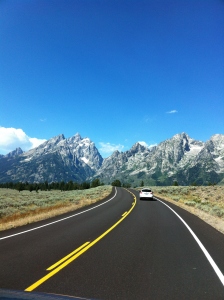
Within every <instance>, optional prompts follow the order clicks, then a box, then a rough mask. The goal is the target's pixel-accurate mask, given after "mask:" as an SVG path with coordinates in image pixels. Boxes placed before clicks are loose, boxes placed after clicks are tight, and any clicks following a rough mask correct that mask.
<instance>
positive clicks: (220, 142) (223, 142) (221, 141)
mask: <svg viewBox="0 0 224 300" xmlns="http://www.w3.org/2000/svg"><path fill="white" fill-rule="evenodd" d="M210 140H211V141H212V142H213V144H214V145H215V146H216V147H219V148H222V149H224V134H214V135H213V136H212V137H211V139H210Z"/></svg>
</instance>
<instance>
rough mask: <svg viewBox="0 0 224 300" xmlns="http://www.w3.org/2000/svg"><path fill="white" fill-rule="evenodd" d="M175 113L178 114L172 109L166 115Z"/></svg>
mask: <svg viewBox="0 0 224 300" xmlns="http://www.w3.org/2000/svg"><path fill="white" fill-rule="evenodd" d="M177 112H178V111H177V110H175V109H174V110H171V111H167V112H166V113H167V114H176V113H177Z"/></svg>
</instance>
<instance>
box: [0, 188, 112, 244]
mask: <svg viewBox="0 0 224 300" xmlns="http://www.w3.org/2000/svg"><path fill="white" fill-rule="evenodd" d="M116 195H117V188H116V187H115V195H114V196H113V197H112V198H110V199H109V200H107V201H105V202H104V203H101V204H98V205H96V206H94V207H92V208H89V209H86V210H84V211H81V212H79V213H77V214H74V215H71V216H69V217H66V218H62V219H59V220H57V221H54V222H51V223H47V224H45V225H41V226H38V227H35V228H32V229H29V230H25V231H21V232H18V233H15V234H11V235H8V236H5V237H2V238H0V240H4V239H8V238H10V237H13V236H16V235H20V234H23V233H27V232H30V231H33V230H37V229H40V228H43V227H46V226H49V225H52V224H55V223H58V222H61V221H64V220H67V219H70V218H73V217H75V216H78V215H81V214H83V213H85V212H87V211H90V210H92V209H95V208H97V207H99V206H101V205H104V204H106V203H107V202H109V201H111V200H113V199H114V197H116Z"/></svg>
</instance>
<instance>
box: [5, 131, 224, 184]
mask: <svg viewBox="0 0 224 300" xmlns="http://www.w3.org/2000/svg"><path fill="white" fill-rule="evenodd" d="M94 178H99V179H100V181H101V182H103V183H106V184H107V183H111V182H112V181H113V180H114V179H119V180H120V181H121V182H122V183H129V184H131V185H132V186H137V185H139V184H140V182H142V181H144V184H145V185H146V184H147V185H172V184H173V182H174V181H177V182H178V184H179V185H189V184H200V185H202V184H208V183H219V184H224V135H222V134H215V135H213V136H212V137H211V138H210V140H208V141H207V142H201V141H197V140H194V139H192V138H190V137H189V136H188V135H187V134H186V133H180V134H176V135H174V136H173V137H172V138H170V139H167V140H165V141H163V142H161V143H160V144H158V145H157V146H154V147H152V148H148V147H146V146H143V145H142V144H140V143H136V144H134V145H133V146H132V148H131V149H130V150H128V151H125V152H119V151H115V152H114V153H113V154H112V155H111V156H109V157H108V158H105V159H103V158H102V156H101V155H100V153H99V151H98V149H97V148H96V146H95V144H94V143H93V142H92V141H91V140H90V139H89V138H82V137H81V136H80V134H78V133H77V134H76V135H74V136H73V137H71V138H67V139H66V138H65V137H64V135H63V134H60V135H58V136H56V137H54V138H51V139H50V140H48V141H46V142H44V143H43V144H41V145H40V146H38V147H37V148H34V149H31V150H29V151H27V152H23V151H22V149H20V148H17V149H15V150H14V151H12V152H10V153H8V154H7V155H0V182H1V183H4V182H10V181H13V182H17V181H21V182H26V181H27V182H44V181H48V182H59V181H65V182H68V181H70V180H72V181H75V182H83V181H91V180H93V179H94Z"/></svg>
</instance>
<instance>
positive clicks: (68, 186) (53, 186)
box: [0, 178, 131, 192]
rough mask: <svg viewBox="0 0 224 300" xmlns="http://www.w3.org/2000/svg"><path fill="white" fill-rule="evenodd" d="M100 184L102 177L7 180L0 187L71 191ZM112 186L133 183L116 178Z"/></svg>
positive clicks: (22, 189)
mask: <svg viewBox="0 0 224 300" xmlns="http://www.w3.org/2000/svg"><path fill="white" fill-rule="evenodd" d="M100 185H104V183H103V182H101V181H100V179H98V178H96V179H94V180H93V181H92V182H82V183H78V182H73V181H72V180H70V181H68V182H65V181H61V182H51V183H48V181H44V182H40V183H29V182H27V181H26V182H20V181H19V182H5V183H0V188H7V189H14V190H17V191H19V192H21V191H24V190H27V191H30V192H32V191H36V192H38V191H39V190H40V191H50V190H61V191H71V190H86V189H89V188H94V187H97V186H100ZM111 185H112V186H118V187H121V186H122V187H126V188H130V187H131V184H129V183H123V184H122V183H121V182H120V180H118V179H116V180H114V181H113V182H112V183H111Z"/></svg>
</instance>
